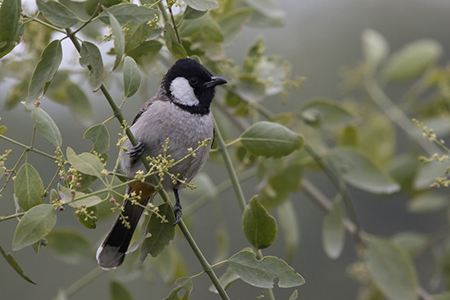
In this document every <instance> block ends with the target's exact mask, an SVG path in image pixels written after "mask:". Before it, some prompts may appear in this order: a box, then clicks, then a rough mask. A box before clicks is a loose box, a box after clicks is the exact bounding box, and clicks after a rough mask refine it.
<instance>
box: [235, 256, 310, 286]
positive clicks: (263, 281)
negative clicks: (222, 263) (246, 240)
mask: <svg viewBox="0 0 450 300" xmlns="http://www.w3.org/2000/svg"><path fill="white" fill-rule="evenodd" d="M228 263H229V265H230V268H231V269H233V271H235V272H236V273H237V274H238V275H239V276H240V277H241V279H242V280H243V281H244V282H246V283H248V284H250V285H253V286H256V287H259V288H273V281H274V279H275V278H278V286H279V287H280V288H292V287H296V286H299V285H302V284H304V283H305V280H304V279H303V277H302V276H301V275H300V274H298V273H295V271H294V269H293V268H292V267H290V266H289V265H288V264H287V263H286V262H285V261H283V260H282V259H279V258H277V257H275V256H264V257H263V258H262V259H261V260H257V259H256V257H255V254H254V253H253V252H251V251H248V250H243V251H241V252H238V253H236V254H235V255H233V256H232V257H231V258H230V259H229V260H228Z"/></svg>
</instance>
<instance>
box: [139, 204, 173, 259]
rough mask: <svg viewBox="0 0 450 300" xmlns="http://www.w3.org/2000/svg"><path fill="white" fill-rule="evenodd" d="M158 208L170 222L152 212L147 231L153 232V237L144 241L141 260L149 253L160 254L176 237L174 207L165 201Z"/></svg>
mask: <svg viewBox="0 0 450 300" xmlns="http://www.w3.org/2000/svg"><path fill="white" fill-rule="evenodd" d="M158 208H159V214H160V215H161V216H165V218H166V220H167V221H168V222H162V220H161V218H159V217H158V216H157V215H156V214H152V216H151V217H150V221H149V222H148V225H147V232H149V233H151V237H148V238H146V239H145V240H144V242H143V243H142V246H141V252H140V254H139V257H140V258H139V259H140V261H144V260H145V258H146V257H147V254H149V253H150V255H151V256H152V257H156V256H158V255H159V254H160V253H161V251H162V250H164V248H166V247H167V246H168V245H169V244H170V241H172V240H173V239H174V238H175V226H173V225H172V224H173V223H174V222H175V215H174V213H173V210H172V208H171V207H170V205H169V204H168V203H163V204H161V205H159V206H158Z"/></svg>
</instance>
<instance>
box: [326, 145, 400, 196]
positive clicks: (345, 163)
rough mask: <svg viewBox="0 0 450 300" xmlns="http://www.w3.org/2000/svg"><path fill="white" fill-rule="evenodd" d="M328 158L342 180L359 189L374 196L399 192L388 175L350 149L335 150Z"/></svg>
mask: <svg viewBox="0 0 450 300" xmlns="http://www.w3.org/2000/svg"><path fill="white" fill-rule="evenodd" d="M328 158H329V159H330V160H331V162H332V163H333V165H334V166H335V168H336V170H337V171H338V172H339V173H340V175H341V176H342V178H343V179H344V180H345V181H346V182H348V183H349V184H351V185H353V186H355V187H357V188H359V189H362V190H365V191H367V192H371V193H375V194H392V193H395V192H397V191H399V190H400V186H399V185H398V183H396V182H395V181H394V180H393V179H392V178H391V177H390V176H389V175H388V174H385V173H383V172H382V171H381V170H380V169H378V168H377V167H376V166H375V165H374V164H373V163H372V162H371V161H370V160H369V159H368V158H367V157H366V156H364V155H363V154H361V153H360V152H358V151H356V150H354V149H352V148H336V149H334V150H333V151H332V152H330V154H329V155H328Z"/></svg>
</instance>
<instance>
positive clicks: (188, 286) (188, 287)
mask: <svg viewBox="0 0 450 300" xmlns="http://www.w3.org/2000/svg"><path fill="white" fill-rule="evenodd" d="M175 284H176V285H177V286H176V287H175V288H174V289H173V290H172V292H171V293H170V295H169V297H167V298H165V299H164V300H187V299H188V298H189V295H190V294H191V292H192V289H193V288H194V283H193V282H192V278H190V277H181V278H178V279H177V281H176V282H175ZM182 289H184V293H183V296H181V298H180V297H178V292H179V291H181V290H182Z"/></svg>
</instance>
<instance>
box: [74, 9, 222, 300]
mask: <svg viewBox="0 0 450 300" xmlns="http://www.w3.org/2000/svg"><path fill="white" fill-rule="evenodd" d="M158 5H159V4H158ZM166 15H167V14H166ZM66 32H67V35H68V37H69V38H70V40H71V41H72V43H73V44H74V46H75V48H76V49H77V51H78V52H81V45H80V43H79V41H78V40H77V39H76V38H75V36H74V35H73V34H72V31H71V30H70V28H66ZM88 69H89V70H91V69H92V67H91V66H90V65H88ZM100 90H101V91H102V93H103V95H104V96H105V98H106V100H107V101H108V103H109V105H110V106H111V109H112V110H113V112H114V116H115V117H116V118H117V120H118V121H119V123H120V125H121V126H124V127H125V126H126V121H125V119H124V117H123V115H122V111H121V109H120V108H119V107H118V106H117V104H116V103H115V102H114V99H113V98H112V96H111V94H110V93H109V91H108V89H107V88H106V86H105V85H104V84H103V83H102V85H101V86H100ZM125 129H126V134H127V137H128V139H129V140H130V142H131V144H132V145H133V146H136V145H137V140H136V138H135V137H134V135H133V133H132V132H131V130H130V128H129V127H128V126H126V127H125ZM140 159H141V161H142V163H143V164H144V166H145V168H146V169H147V171H148V170H149V169H150V166H149V163H148V161H147V159H146V157H145V155H144V154H142V155H141V156H140ZM151 181H152V183H153V184H156V183H157V182H158V178H157V176H156V175H153V176H151ZM158 194H159V195H160V196H161V198H162V199H163V200H164V202H166V203H169V205H170V206H171V207H172V203H171V202H170V199H169V196H168V195H167V193H166V192H165V191H164V190H163V189H160V190H159V191H158ZM178 225H179V226H180V229H181V231H182V232H183V235H184V236H185V238H186V240H187V241H188V243H189V245H190V246H191V248H192V250H193V251H194V253H195V255H196V256H197V259H198V260H199V262H200V264H201V265H202V267H203V270H204V271H205V272H206V273H207V274H208V276H209V278H210V279H211V281H212V283H213V284H214V286H215V287H216V289H217V291H218V292H219V294H220V296H221V297H222V299H224V300H229V299H230V298H229V297H228V295H227V293H226V292H225V289H224V288H223V286H222V284H221V283H220V281H219V278H218V277H217V275H216V274H215V273H214V270H213V269H212V268H211V265H210V264H209V263H208V261H207V260H206V258H205V256H204V255H203V253H202V252H201V250H200V248H199V247H198V246H197V244H196V242H195V240H194V238H193V237H192V235H191V233H190V232H189V230H188V229H187V227H186V225H185V224H184V222H183V220H180V222H179V223H178Z"/></svg>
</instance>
